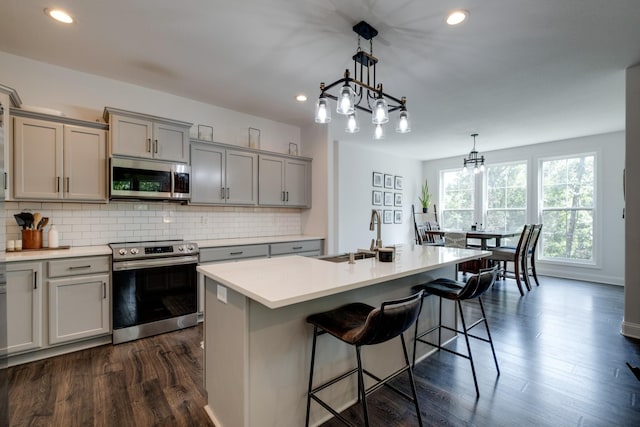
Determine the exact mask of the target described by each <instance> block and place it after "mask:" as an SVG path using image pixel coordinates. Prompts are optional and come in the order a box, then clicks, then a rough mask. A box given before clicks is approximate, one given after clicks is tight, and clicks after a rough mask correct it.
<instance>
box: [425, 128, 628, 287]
mask: <svg viewBox="0 0 640 427" xmlns="http://www.w3.org/2000/svg"><path fill="white" fill-rule="evenodd" d="M624 141H625V133H624V132H613V133H607V134H602V135H592V136H587V137H581V138H573V139H567V140H562V141H553V142H547V143H542V144H535V145H528V146H524V147H517V148H511V149H507V150H497V151H489V152H483V151H482V146H479V147H478V148H479V151H480V152H481V154H483V155H484V156H485V158H486V159H487V164H488V165H490V164H492V163H503V162H510V161H517V160H519V161H522V160H524V161H527V167H528V170H529V174H528V175H529V183H528V186H529V193H528V206H529V217H528V218H527V221H528V222H540V221H539V217H538V212H537V202H536V201H537V197H538V175H537V170H538V163H539V161H540V159H543V158H547V157H554V156H562V155H566V154H575V153H590V152H593V153H596V156H597V170H596V174H597V177H598V178H597V180H598V188H597V190H596V191H597V196H596V197H597V208H596V232H595V233H596V234H595V236H594V239H595V240H596V242H598V245H597V246H598V251H597V253H596V264H597V265H596V266H583V267H572V266H567V265H566V264H563V265H559V264H552V263H549V262H543V261H539V262H538V263H537V264H536V267H537V270H538V273H540V274H546V275H551V276H556V277H565V278H572V279H579V280H586V281H592V282H600V283H611V284H616V285H622V284H623V283H624V240H625V239H624V237H625V236H624V227H625V220H624V219H623V218H622V210H623V208H624V199H623V194H622V170H623V168H624V159H625V148H624ZM463 157H464V156H460V157H455V158H447V159H440V160H434V161H427V162H425V163H424V174H425V177H426V178H427V179H428V180H429V183H430V186H431V191H432V193H433V196H434V203H436V204H437V205H438V206H440V203H439V199H440V191H441V189H440V188H438V185H437V184H436V183H438V182H439V171H440V170H444V169H455V168H461V167H462V159H463ZM543 231H544V230H543Z"/></svg>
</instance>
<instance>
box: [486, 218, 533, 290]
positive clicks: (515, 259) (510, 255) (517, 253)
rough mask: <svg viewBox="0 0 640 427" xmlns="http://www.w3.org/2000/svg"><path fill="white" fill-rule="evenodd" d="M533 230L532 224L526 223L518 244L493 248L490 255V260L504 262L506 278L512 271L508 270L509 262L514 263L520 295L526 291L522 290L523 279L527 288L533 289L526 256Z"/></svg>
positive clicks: (514, 273)
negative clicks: (513, 246)
mask: <svg viewBox="0 0 640 427" xmlns="http://www.w3.org/2000/svg"><path fill="white" fill-rule="evenodd" d="M532 230H533V225H532V224H526V225H525V226H524V227H523V228H522V233H520V239H519V240H518V245H517V246H516V247H515V249H514V248H509V247H504V246H501V247H498V248H491V252H492V254H491V256H490V257H489V260H490V261H494V262H498V263H500V262H502V265H503V267H502V277H503V278H505V277H506V274H507V273H511V272H510V271H508V270H507V263H509V262H512V263H513V275H514V278H515V279H516V284H517V285H518V290H519V291H520V296H524V291H523V290H522V280H524V283H525V286H526V287H527V290H529V291H530V290H531V284H530V283H529V275H528V266H527V261H526V258H527V257H528V253H527V249H528V247H527V245H528V243H529V238H530V237H531V231H532Z"/></svg>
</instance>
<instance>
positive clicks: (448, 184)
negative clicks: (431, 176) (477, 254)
mask: <svg viewBox="0 0 640 427" xmlns="http://www.w3.org/2000/svg"><path fill="white" fill-rule="evenodd" d="M474 176H476V175H475V174H471V173H464V172H463V171H462V170H456V171H442V172H440V183H441V185H442V194H443V196H444V197H443V198H442V208H441V212H442V214H441V216H442V218H440V224H441V226H442V228H443V229H445V230H447V229H449V230H462V229H465V230H466V229H468V228H469V226H470V225H471V224H473V212H474Z"/></svg>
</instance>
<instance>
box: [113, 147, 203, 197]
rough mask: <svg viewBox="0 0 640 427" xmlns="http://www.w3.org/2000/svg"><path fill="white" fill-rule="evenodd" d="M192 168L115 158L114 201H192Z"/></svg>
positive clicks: (174, 164) (175, 164)
mask: <svg viewBox="0 0 640 427" xmlns="http://www.w3.org/2000/svg"><path fill="white" fill-rule="evenodd" d="M190 175H191V167H190V166H188V165H183V164H179V163H164V162H156V161H152V160H137V159H127V158H121V157H112V158H111V183H110V190H109V195H110V197H111V198H112V199H119V198H135V199H159V200H188V199H189V198H190V196H191V183H190Z"/></svg>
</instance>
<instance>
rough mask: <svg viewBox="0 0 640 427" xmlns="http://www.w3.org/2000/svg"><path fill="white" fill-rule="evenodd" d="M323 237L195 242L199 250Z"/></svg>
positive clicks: (246, 238)
mask: <svg viewBox="0 0 640 427" xmlns="http://www.w3.org/2000/svg"><path fill="white" fill-rule="evenodd" d="M321 239H324V237H320V236H311V235H303V234H296V235H288V236H267V237H244V238H236V239H215V240H196V241H195V242H196V243H197V244H198V247H200V248H217V247H224V246H242V245H259V244H264V243H281V242H300V241H303V240H321Z"/></svg>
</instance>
